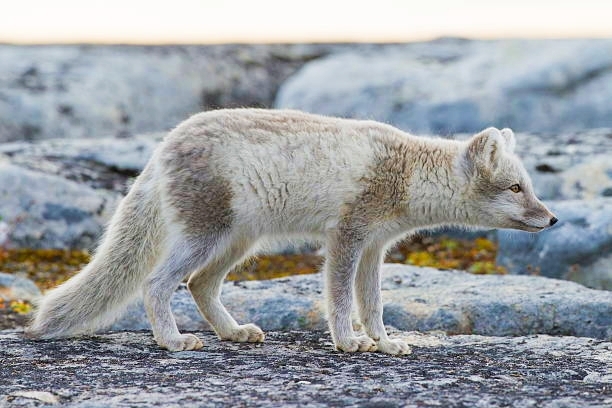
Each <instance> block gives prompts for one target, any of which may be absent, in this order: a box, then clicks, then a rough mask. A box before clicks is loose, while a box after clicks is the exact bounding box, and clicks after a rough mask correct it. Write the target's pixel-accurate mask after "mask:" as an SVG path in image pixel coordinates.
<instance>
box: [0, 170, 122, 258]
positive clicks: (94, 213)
mask: <svg viewBox="0 0 612 408" xmlns="http://www.w3.org/2000/svg"><path fill="white" fill-rule="evenodd" d="M0 195H1V197H2V200H1V201H0V216H2V220H3V222H4V223H5V227H6V229H7V232H6V233H5V243H4V244H5V245H7V246H9V247H26V248H92V247H93V246H94V245H95V244H96V242H97V240H98V238H99V237H100V235H101V233H102V229H103V225H104V223H105V222H106V220H107V219H109V218H110V215H111V214H112V212H113V211H114V209H115V207H116V205H117V202H118V199H119V195H118V194H116V193H112V192H109V191H105V190H94V189H92V188H90V187H88V186H85V185H82V184H78V183H76V182H73V181H70V180H66V179H64V178H62V177H59V176H55V175H49V174H44V173H41V172H36V171H31V170H27V169H24V168H22V167H18V166H15V165H12V164H9V163H7V162H6V161H2V160H0Z"/></svg>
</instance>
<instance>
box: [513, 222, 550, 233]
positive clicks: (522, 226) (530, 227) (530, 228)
mask: <svg viewBox="0 0 612 408" xmlns="http://www.w3.org/2000/svg"><path fill="white" fill-rule="evenodd" d="M512 222H514V223H516V224H517V227H516V228H518V229H521V230H523V231H529V232H540V231H542V230H543V229H544V228H546V227H539V226H537V225H531V224H527V223H526V222H523V221H520V220H515V219H513V220H512Z"/></svg>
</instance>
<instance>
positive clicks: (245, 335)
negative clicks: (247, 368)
mask: <svg viewBox="0 0 612 408" xmlns="http://www.w3.org/2000/svg"><path fill="white" fill-rule="evenodd" d="M219 337H220V338H221V340H230V341H236V342H239V343H262V342H263V341H264V339H265V338H266V335H265V334H264V332H263V331H262V330H261V329H260V328H259V327H257V326H256V325H254V324H251V323H249V324H243V325H240V326H238V328H237V329H234V330H232V331H231V332H230V333H228V334H225V335H219Z"/></svg>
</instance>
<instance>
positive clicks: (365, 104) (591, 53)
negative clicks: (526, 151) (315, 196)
mask: <svg viewBox="0 0 612 408" xmlns="http://www.w3.org/2000/svg"><path fill="white" fill-rule="evenodd" d="M611 84H612V40H601V41H600V40H567V41H526V40H500V41H464V40H454V39H445V40H439V41H434V42H429V43H415V44H404V45H397V46H394V47H381V48H379V49H377V50H374V51H372V50H368V51H354V52H351V51H347V52H344V53H338V54H332V55H330V56H328V57H326V58H321V59H319V60H316V61H313V62H310V63H308V64H306V65H305V66H304V67H303V68H302V69H300V71H298V72H297V73H296V74H295V75H293V76H292V77H291V78H289V79H288V80H287V81H286V82H285V83H284V84H283V86H282V87H281V88H280V90H279V92H278V95H277V98H276V102H275V106H276V107H282V108H297V109H303V110H307V111H311V112H316V113H323V114H328V115H334V116H348V117H359V118H371V119H376V120H380V121H384V122H388V123H391V124H394V125H396V126H398V127H400V128H403V129H405V130H409V131H413V132H419V133H433V134H442V135H444V134H452V133H458V132H475V131H477V130H480V129H482V128H485V127H487V126H491V125H495V126H498V127H500V128H501V127H512V128H514V129H515V130H518V131H532V132H540V131H541V132H549V133H552V132H559V131H563V132H567V131H570V130H580V129H590V128H595V127H610V126H612V85H611Z"/></svg>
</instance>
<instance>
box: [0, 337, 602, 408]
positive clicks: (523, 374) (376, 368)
mask: <svg viewBox="0 0 612 408" xmlns="http://www.w3.org/2000/svg"><path fill="white" fill-rule="evenodd" d="M198 335H199V336H200V337H201V338H202V339H203V340H204V342H205V348H204V349H203V350H201V351H197V352H181V353H174V354H173V353H169V352H166V351H163V350H160V349H158V348H157V347H156V345H155V344H154V342H153V340H152V338H151V336H150V334H148V333H138V332H124V333H112V334H105V335H99V336H95V337H87V338H81V339H75V340H62V341H42V342H32V341H28V340H24V339H23V338H22V337H21V333H19V332H15V331H2V332H0V360H1V361H2V364H1V365H0V384H2V387H1V388H0V405H2V406H10V407H34V406H41V405H43V404H45V403H56V404H57V403H60V404H62V405H63V406H71V407H102V406H109V405H112V406H125V407H128V406H136V405H151V406H182V407H183V406H186V407H190V406H232V407H254V406H262V407H278V406H310V407H322V406H357V405H358V406H363V407H400V406H401V407H440V406H442V407H468V406H469V407H501V406H504V407H506V406H509V407H549V408H553V407H566V408H570V407H572V408H573V407H576V408H578V407H580V408H584V407H605V406H610V405H611V404H612V370H611V369H610V367H611V364H612V343H609V342H604V341H599V340H593V339H587V338H578V337H549V336H528V337H517V338H502V337H482V336H453V337H446V336H444V335H417V334H414V333H402V332H396V333H395V335H396V336H400V337H406V338H407V340H408V341H409V342H410V343H411V344H413V353H412V354H411V355H408V356H406V357H401V358H398V357H389V356H387V355H382V354H378V353H362V354H352V355H348V354H341V353H339V352H335V351H334V350H333V349H332V345H331V343H330V337H329V333H326V332H322V331H289V332H272V333H268V337H267V338H266V342H265V343H264V344H263V345H250V344H235V343H227V342H220V341H219V340H217V338H216V337H215V336H213V335H212V334H211V333H209V332H204V333H198Z"/></svg>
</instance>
